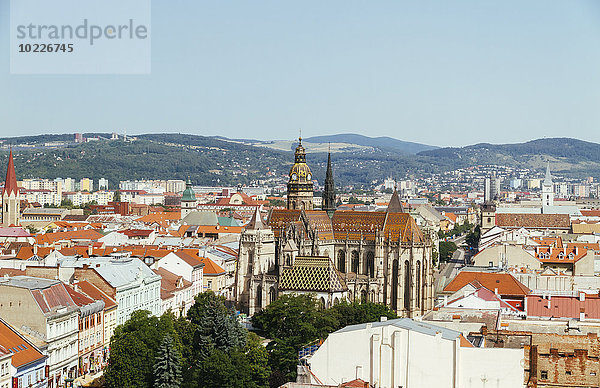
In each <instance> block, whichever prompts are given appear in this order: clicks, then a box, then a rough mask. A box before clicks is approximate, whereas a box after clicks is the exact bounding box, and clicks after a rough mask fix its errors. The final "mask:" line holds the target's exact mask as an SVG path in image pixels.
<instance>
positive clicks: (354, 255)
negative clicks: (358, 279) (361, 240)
mask: <svg viewBox="0 0 600 388" xmlns="http://www.w3.org/2000/svg"><path fill="white" fill-rule="evenodd" d="M350 264H351V265H352V272H354V273H355V274H358V251H352V261H351V262H350Z"/></svg>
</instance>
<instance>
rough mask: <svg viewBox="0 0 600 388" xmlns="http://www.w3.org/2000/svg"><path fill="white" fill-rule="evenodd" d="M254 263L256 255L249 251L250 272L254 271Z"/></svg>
mask: <svg viewBox="0 0 600 388" xmlns="http://www.w3.org/2000/svg"><path fill="white" fill-rule="evenodd" d="M253 264H254V255H253V254H252V252H248V273H252V268H253Z"/></svg>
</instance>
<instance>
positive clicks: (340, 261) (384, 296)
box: [234, 139, 434, 317]
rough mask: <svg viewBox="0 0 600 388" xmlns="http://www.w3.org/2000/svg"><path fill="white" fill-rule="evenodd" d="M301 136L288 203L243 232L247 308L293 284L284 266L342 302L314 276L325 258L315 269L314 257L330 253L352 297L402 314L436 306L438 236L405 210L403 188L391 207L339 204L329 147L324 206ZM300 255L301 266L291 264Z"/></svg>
mask: <svg viewBox="0 0 600 388" xmlns="http://www.w3.org/2000/svg"><path fill="white" fill-rule="evenodd" d="M299 140H300V142H299V145H298V147H297V148H296V152H295V156H294V165H293V166H292V168H291V169H290V173H289V181H288V199H287V205H288V206H287V209H272V210H271V211H270V213H269V215H268V217H267V220H266V222H264V221H263V219H262V217H261V215H260V213H259V212H258V210H257V212H256V213H255V214H254V217H253V218H252V221H251V222H250V223H249V224H248V225H247V226H246V228H245V230H244V232H242V236H241V239H240V247H239V260H238V264H237V268H236V280H235V286H234V295H235V297H236V301H237V303H238V307H239V308H240V310H241V311H243V312H245V313H248V314H250V315H252V314H254V313H255V312H257V311H260V310H261V309H262V308H264V307H266V306H267V305H268V304H269V303H270V302H272V301H273V300H274V299H275V298H276V297H277V295H279V294H281V293H283V292H290V289H289V288H287V289H284V288H283V287H282V281H281V280H282V273H285V274H286V276H287V277H286V282H287V283H288V284H289V283H290V279H289V276H302V277H303V278H302V279H297V281H293V282H291V283H293V284H303V285H305V287H304V288H303V291H307V287H308V288H310V287H311V284H314V287H315V289H314V291H315V292H316V293H317V294H319V295H323V297H322V299H323V300H322V304H324V306H325V307H328V306H331V305H333V304H334V303H336V302H337V301H338V298H335V299H334V300H333V298H332V297H331V295H333V294H332V293H330V294H329V297H328V296H327V295H328V294H327V293H323V292H322V291H323V290H322V289H321V288H320V287H321V283H316V282H314V279H317V278H318V277H319V272H318V271H321V272H323V265H322V264H319V265H315V266H314V269H312V268H311V265H312V264H311V262H310V258H314V259H315V260H314V262H315V263H316V262H319V263H322V261H323V260H326V261H327V260H328V261H329V262H330V264H331V267H335V269H334V271H335V273H336V279H337V278H339V281H338V282H337V284H338V286H339V285H340V284H342V286H343V288H344V290H347V293H346V294H345V295H347V296H348V298H349V299H350V300H359V301H367V300H368V301H372V302H377V303H385V304H387V305H388V306H390V307H391V308H392V309H393V310H395V311H396V313H397V314H398V315H399V316H402V317H415V316H420V315H422V314H424V313H425V312H427V311H428V310H430V309H432V308H433V303H434V295H433V262H432V240H431V238H430V236H428V235H426V234H423V232H422V231H421V230H420V229H419V227H418V226H417V224H416V223H415V220H414V219H413V218H412V217H411V216H410V215H409V214H408V213H405V212H404V211H403V209H402V205H401V203H400V199H399V198H398V194H397V193H396V192H394V194H393V196H392V199H391V201H390V204H389V206H388V208H387V210H386V211H352V210H343V211H342V210H335V186H334V183H333V171H332V168H331V154H330V155H329V158H328V161H327V174H326V180H325V192H324V193H323V210H313V202H312V198H313V184H312V174H311V172H310V168H309V167H308V165H307V164H306V152H305V150H304V147H303V146H302V139H299ZM297 258H301V259H302V260H296V259H297ZM317 258H318V260H317ZM300 261H301V262H302V268H301V269H302V271H291V269H292V268H294V267H295V262H300ZM307 263H308V264H307ZM319 266H320V268H321V269H319ZM290 274H298V275H290ZM292 280H294V279H292ZM311 281H312V283H311ZM291 291H294V290H291Z"/></svg>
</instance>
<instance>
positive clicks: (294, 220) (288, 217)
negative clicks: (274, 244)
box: [267, 209, 302, 237]
mask: <svg viewBox="0 0 600 388" xmlns="http://www.w3.org/2000/svg"><path fill="white" fill-rule="evenodd" d="M301 214H302V210H287V209H273V210H272V211H271V215H270V216H269V220H268V222H267V223H268V224H269V226H270V227H271V229H273V233H274V234H275V237H279V236H280V234H281V232H282V231H283V230H284V229H285V228H287V227H288V225H290V224H297V225H298V226H301V225H302V221H301V220H300V216H301Z"/></svg>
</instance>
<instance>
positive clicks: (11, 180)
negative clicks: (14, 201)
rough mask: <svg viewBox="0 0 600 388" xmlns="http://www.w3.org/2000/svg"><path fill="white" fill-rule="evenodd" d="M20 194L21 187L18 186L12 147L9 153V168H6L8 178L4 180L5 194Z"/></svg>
mask: <svg viewBox="0 0 600 388" xmlns="http://www.w3.org/2000/svg"><path fill="white" fill-rule="evenodd" d="M13 193H14V194H15V195H18V194H19V187H18V186H17V174H16V173H15V162H14V160H13V153H12V149H11V150H10V154H9V155H8V168H7V169H6V179H5V180H4V192H3V193H2V194H3V196H4V195H11V194H13Z"/></svg>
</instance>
